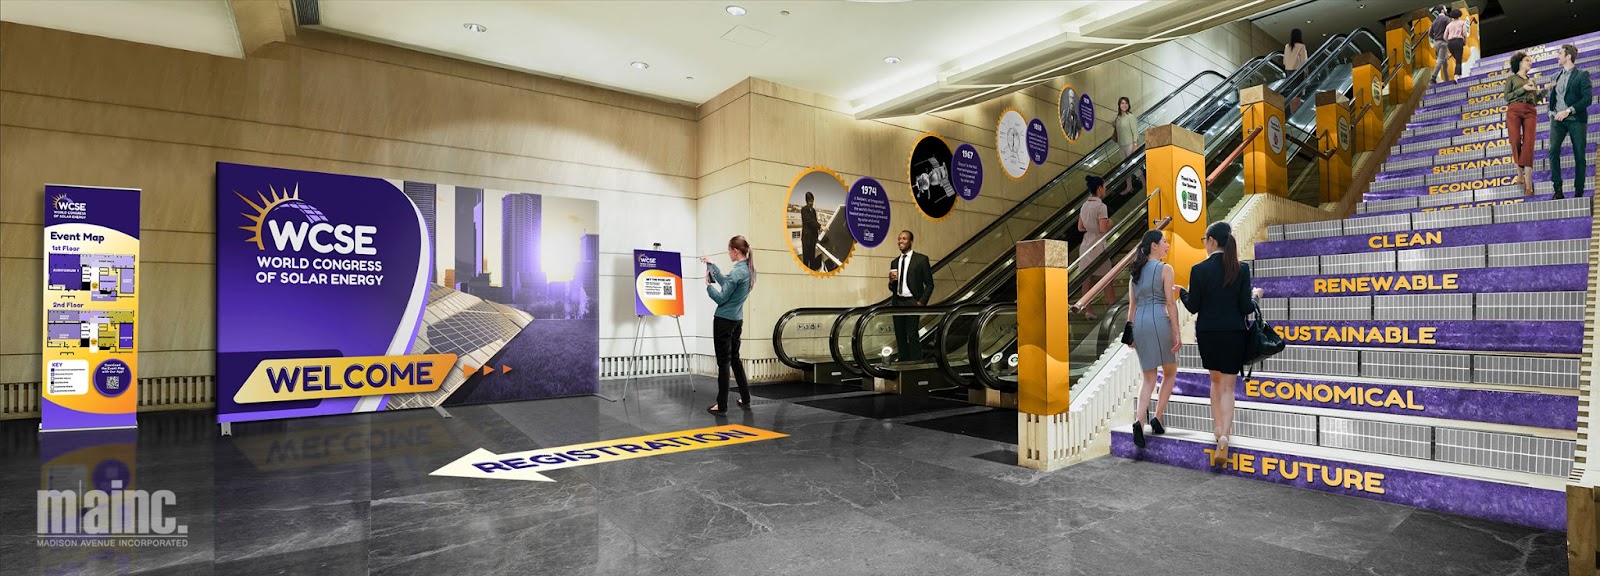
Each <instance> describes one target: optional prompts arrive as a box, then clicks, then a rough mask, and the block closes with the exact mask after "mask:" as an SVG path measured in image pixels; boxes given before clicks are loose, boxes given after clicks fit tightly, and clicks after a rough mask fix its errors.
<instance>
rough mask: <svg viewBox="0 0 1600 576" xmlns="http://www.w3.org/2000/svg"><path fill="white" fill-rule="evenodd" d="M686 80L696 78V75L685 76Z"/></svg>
mask: <svg viewBox="0 0 1600 576" xmlns="http://www.w3.org/2000/svg"><path fill="white" fill-rule="evenodd" d="M683 79H684V80H694V76H684V77H683Z"/></svg>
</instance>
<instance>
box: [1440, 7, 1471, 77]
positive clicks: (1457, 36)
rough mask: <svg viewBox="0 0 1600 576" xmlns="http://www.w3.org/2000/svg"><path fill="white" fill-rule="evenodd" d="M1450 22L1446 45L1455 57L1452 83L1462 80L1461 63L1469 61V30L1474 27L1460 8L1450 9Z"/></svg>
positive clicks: (1445, 36) (1452, 56)
mask: <svg viewBox="0 0 1600 576" xmlns="http://www.w3.org/2000/svg"><path fill="white" fill-rule="evenodd" d="M1449 14H1450V24H1449V25H1446V26H1445V28H1444V42H1445V47H1446V48H1448V49H1449V50H1450V57H1451V58H1455V60H1456V68H1455V74H1453V75H1451V76H1450V83H1451V84H1455V83H1457V82H1460V81H1461V64H1462V63H1464V62H1466V61H1467V32H1468V31H1469V30H1470V29H1471V27H1472V21H1471V20H1468V19H1467V13H1466V11H1465V10H1462V9H1460V8H1451V9H1450V12H1449Z"/></svg>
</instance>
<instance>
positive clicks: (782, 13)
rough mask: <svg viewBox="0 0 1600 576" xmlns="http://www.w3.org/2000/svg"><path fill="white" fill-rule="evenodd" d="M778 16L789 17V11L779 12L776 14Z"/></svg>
mask: <svg viewBox="0 0 1600 576" xmlns="http://www.w3.org/2000/svg"><path fill="white" fill-rule="evenodd" d="M778 15H779V16H788V15H789V11H788V10H783V11H780V12H778Z"/></svg>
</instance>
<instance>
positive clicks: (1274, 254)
mask: <svg viewBox="0 0 1600 576" xmlns="http://www.w3.org/2000/svg"><path fill="white" fill-rule="evenodd" d="M1590 233H1591V231H1590V222H1589V219H1588V218H1562V219H1557V220H1544V221H1541V222H1539V223H1538V224H1537V225H1529V224H1527V223H1517V222H1513V223H1505V224H1479V225H1477V226H1458V227H1454V228H1436V229H1433V230H1407V231H1403V232H1385V233H1382V234H1356V235H1352V236H1334V237H1332V238H1307V239H1303V240H1278V241H1273V242H1262V243H1260V244H1257V245H1256V258H1291V257H1295V256H1318V255H1327V254H1355V253H1360V252H1387V251H1390V250H1408V249H1414V248H1441V247H1449V246H1477V245H1481V244H1510V243H1514V242H1537V241H1542V240H1571V239H1575V238H1588V237H1589V235H1590Z"/></svg>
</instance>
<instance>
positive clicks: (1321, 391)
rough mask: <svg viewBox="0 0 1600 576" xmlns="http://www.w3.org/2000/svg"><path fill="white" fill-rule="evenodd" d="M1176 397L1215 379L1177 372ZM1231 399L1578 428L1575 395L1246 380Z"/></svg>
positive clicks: (1205, 394)
mask: <svg viewBox="0 0 1600 576" xmlns="http://www.w3.org/2000/svg"><path fill="white" fill-rule="evenodd" d="M1172 392H1173V393H1174V394H1177V395H1179V396H1193V397H1197V398H1209V397H1210V396H1211V378H1210V377H1209V376H1208V375H1207V374H1205V373H1202V372H1179V373H1178V383H1177V385H1175V386H1173V387H1172ZM1233 396H1234V398H1235V399H1237V400H1240V401H1243V402H1262V403H1266V404H1282V405H1287V406H1306V407H1310V408H1327V409H1332V410H1350V411H1354V412H1374V413H1381V414H1404V415H1408V416H1424V417H1428V418H1442V419H1446V420H1465V421H1468V422H1490V423H1494V424H1510V425H1513V426H1534V427H1538V428H1552V429H1557V430H1572V429H1573V428H1576V427H1577V426H1578V397H1577V396H1575V395H1574V396H1560V395H1556V394H1531V393H1526V392H1504V391H1500V390H1481V389H1473V388H1449V387H1438V386H1407V385H1404V384H1387V383H1384V384H1379V383H1366V382H1340V381H1334V380H1309V379H1305V378H1297V377H1292V376H1282V377H1279V376H1263V377H1260V378H1250V379H1247V380H1243V381H1242V382H1240V383H1239V385H1238V386H1235V387H1234V389H1233Z"/></svg>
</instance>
